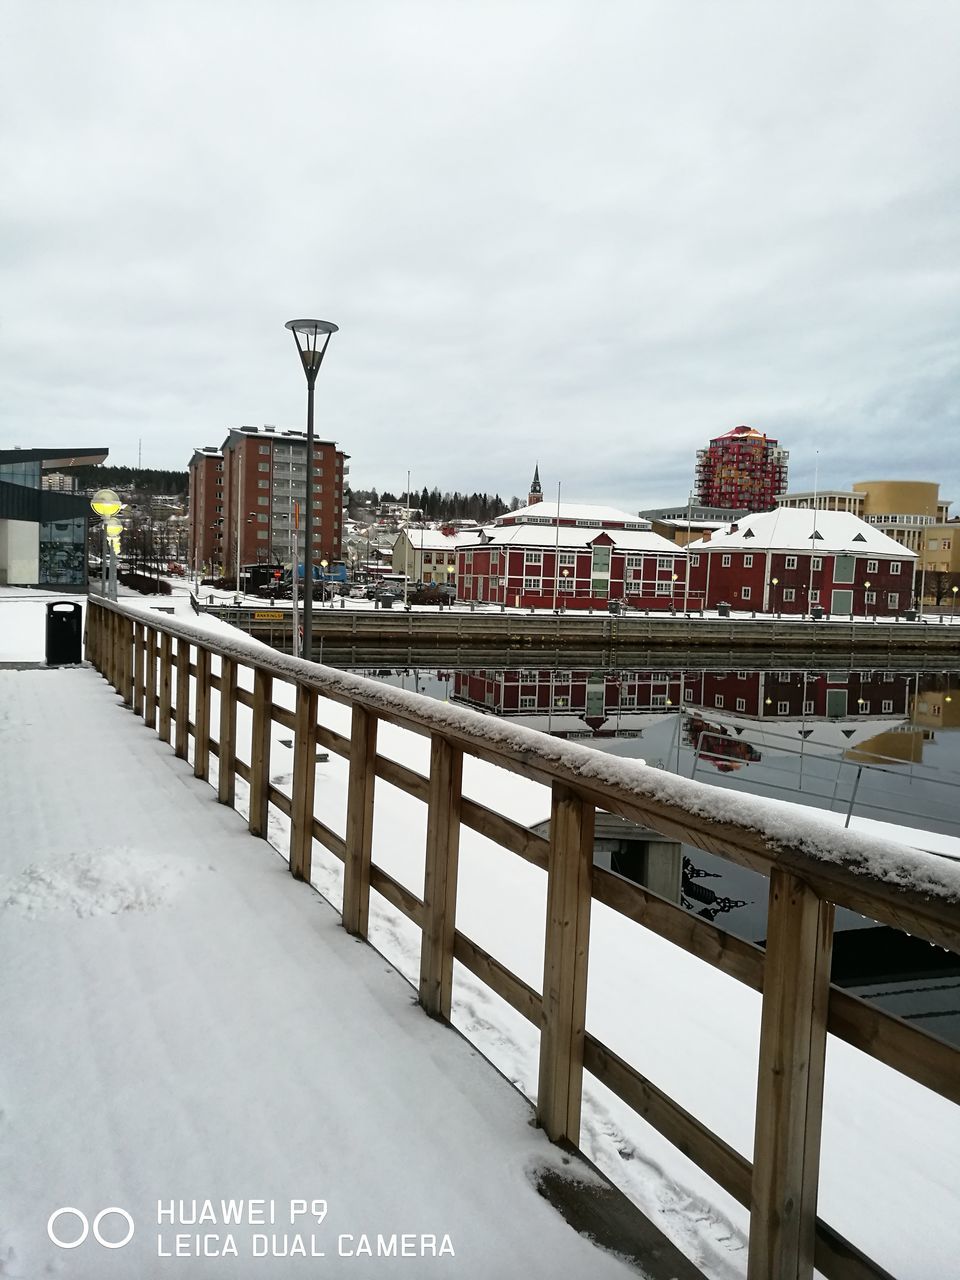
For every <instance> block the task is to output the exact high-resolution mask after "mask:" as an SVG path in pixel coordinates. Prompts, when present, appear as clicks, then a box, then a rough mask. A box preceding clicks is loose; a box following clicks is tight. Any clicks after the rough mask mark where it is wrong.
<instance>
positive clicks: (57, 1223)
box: [47, 1204, 134, 1249]
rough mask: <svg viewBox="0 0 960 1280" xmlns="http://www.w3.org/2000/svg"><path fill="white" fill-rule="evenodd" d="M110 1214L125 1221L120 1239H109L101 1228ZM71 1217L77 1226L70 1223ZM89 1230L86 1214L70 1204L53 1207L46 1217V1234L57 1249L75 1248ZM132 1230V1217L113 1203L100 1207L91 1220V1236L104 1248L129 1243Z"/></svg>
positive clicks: (113, 1247) (117, 1246) (81, 1242)
mask: <svg viewBox="0 0 960 1280" xmlns="http://www.w3.org/2000/svg"><path fill="white" fill-rule="evenodd" d="M111 1214H116V1215H117V1216H118V1217H120V1218H122V1219H123V1220H124V1222H125V1223H126V1226H127V1231H126V1235H125V1236H124V1237H123V1238H122V1239H121V1240H111V1239H109V1238H108V1237H107V1236H106V1235H105V1234H104V1232H103V1231H102V1230H101V1228H102V1225H103V1220H104V1218H108V1217H109V1216H110V1215H111ZM71 1218H75V1219H76V1222H77V1223H78V1224H79V1226H77V1225H71V1222H70V1219H71ZM61 1220H64V1221H61ZM90 1230H91V1224H90V1222H89V1221H88V1220H87V1215H86V1214H85V1213H83V1212H81V1210H79V1209H74V1208H73V1206H72V1205H64V1206H63V1207H62V1208H60V1209H54V1211H53V1213H51V1215H50V1217H49V1218H48V1219H47V1235H48V1236H49V1237H50V1239H51V1241H52V1242H53V1243H54V1244H55V1245H56V1246H57V1248H58V1249H76V1248H77V1247H78V1246H79V1245H81V1244H83V1242H84V1240H86V1238H87V1236H88V1235H89V1234H90ZM133 1232H134V1225H133V1218H131V1216H130V1214H129V1213H127V1211H126V1209H121V1208H120V1207H119V1206H118V1205H115V1204H114V1205H111V1206H110V1207H109V1208H108V1209H101V1210H100V1212H99V1213H98V1214H97V1216H96V1217H95V1218H94V1220H93V1238H94V1240H96V1242H97V1244H100V1245H102V1246H103V1247H104V1249H122V1248H123V1246H124V1245H125V1244H129V1243H130V1241H131V1240H132V1239H133ZM111 1234H114V1232H111Z"/></svg>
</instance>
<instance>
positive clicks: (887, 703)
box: [880, 698, 893, 716]
mask: <svg viewBox="0 0 960 1280" xmlns="http://www.w3.org/2000/svg"><path fill="white" fill-rule="evenodd" d="M880 710H881V711H882V712H883V714H884V715H885V716H888V715H890V713H891V712H892V711H893V699H892V698H884V700H883V701H882V702H881V703H880Z"/></svg>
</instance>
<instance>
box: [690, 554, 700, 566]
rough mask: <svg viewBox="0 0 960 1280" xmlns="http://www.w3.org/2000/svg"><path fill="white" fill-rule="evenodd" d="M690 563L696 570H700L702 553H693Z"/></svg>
mask: <svg viewBox="0 0 960 1280" xmlns="http://www.w3.org/2000/svg"><path fill="white" fill-rule="evenodd" d="M690 563H691V565H692V566H693V567H694V569H696V568H698V567H699V564H700V552H699V551H695V552H694V553H693V555H691V557H690Z"/></svg>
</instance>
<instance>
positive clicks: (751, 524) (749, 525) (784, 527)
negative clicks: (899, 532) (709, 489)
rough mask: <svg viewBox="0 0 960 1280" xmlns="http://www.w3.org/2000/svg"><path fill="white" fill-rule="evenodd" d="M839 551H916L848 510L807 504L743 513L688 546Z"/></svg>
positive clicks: (900, 554)
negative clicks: (708, 535) (708, 536)
mask: <svg viewBox="0 0 960 1280" xmlns="http://www.w3.org/2000/svg"><path fill="white" fill-rule="evenodd" d="M737 548H742V549H743V550H744V551H770V550H772V551H806V552H812V553H813V554H814V555H816V554H817V553H818V552H839V553H842V554H847V555H864V554H866V553H867V552H870V553H871V554H873V555H877V556H883V557H885V558H889V559H891V560H915V559H916V558H917V555H916V552H915V551H911V550H910V549H909V548H908V547H905V546H903V544H902V543H900V542H897V541H895V540H894V539H893V538H889V537H887V535H886V534H885V533H881V532H880V530H879V529H877V528H876V527H875V526H874V525H872V524H867V522H866V520H861V519H860V517H859V516H855V515H853V513H852V512H850V511H814V510H812V509H811V508H809V507H777V508H776V509H775V510H774V511H764V512H762V513H757V514H755V515H749V516H741V517H740V519H739V520H736V521H734V523H733V524H731V525H727V526H726V527H725V528H723V529H720V530H718V531H717V532H716V533H715V534H714V535H713V537H712V538H710V539H709V541H705V540H704V539H703V538H699V539H697V541H696V542H691V543H689V550H691V551H701V550H704V549H706V550H707V551H729V550H731V549H737Z"/></svg>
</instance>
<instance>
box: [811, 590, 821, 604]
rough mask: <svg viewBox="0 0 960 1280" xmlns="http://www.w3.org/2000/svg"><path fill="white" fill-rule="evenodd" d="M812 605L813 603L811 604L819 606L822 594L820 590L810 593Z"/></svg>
mask: <svg viewBox="0 0 960 1280" xmlns="http://www.w3.org/2000/svg"><path fill="white" fill-rule="evenodd" d="M810 603H811V604H819V603H820V592H819V590H814V591H811V592H810Z"/></svg>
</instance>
